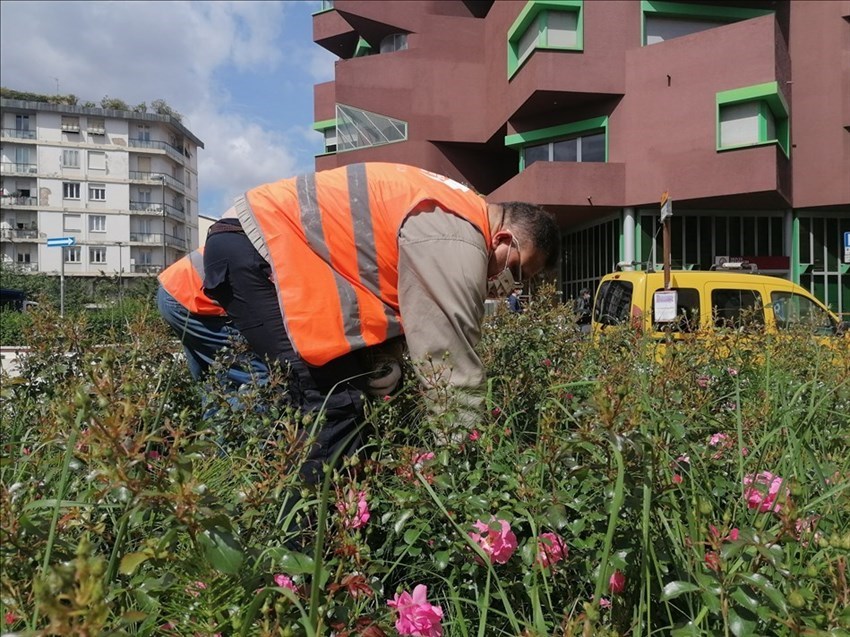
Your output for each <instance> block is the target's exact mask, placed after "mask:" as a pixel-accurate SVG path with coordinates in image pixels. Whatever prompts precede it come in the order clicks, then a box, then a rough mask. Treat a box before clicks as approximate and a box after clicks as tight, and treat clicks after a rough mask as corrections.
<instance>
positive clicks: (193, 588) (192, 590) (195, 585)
mask: <svg viewBox="0 0 850 637" xmlns="http://www.w3.org/2000/svg"><path fill="white" fill-rule="evenodd" d="M206 587H207V585H206V584H204V583H203V582H201V581H197V582H192V583H191V584H189V586H187V587H186V592H187V593H188V594H189V595H191V596H192V597H197V596H198V595H200V594H201V591H202V590H204V589H205V588H206Z"/></svg>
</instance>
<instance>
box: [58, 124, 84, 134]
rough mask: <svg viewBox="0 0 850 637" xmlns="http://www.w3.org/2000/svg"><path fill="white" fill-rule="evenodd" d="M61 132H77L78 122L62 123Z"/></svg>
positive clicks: (78, 129) (78, 130) (78, 128)
mask: <svg viewBox="0 0 850 637" xmlns="http://www.w3.org/2000/svg"><path fill="white" fill-rule="evenodd" d="M62 132H63V133H79V132H80V125H79V124H62Z"/></svg>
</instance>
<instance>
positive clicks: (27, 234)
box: [0, 228, 38, 241]
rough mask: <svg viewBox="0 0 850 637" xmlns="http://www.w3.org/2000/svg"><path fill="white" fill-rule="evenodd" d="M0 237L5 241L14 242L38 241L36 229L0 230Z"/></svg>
mask: <svg viewBox="0 0 850 637" xmlns="http://www.w3.org/2000/svg"><path fill="white" fill-rule="evenodd" d="M0 237H3V239H5V240H7V241H15V240H20V239H29V240H35V239H38V230H37V229H26V230H24V229H21V228H0Z"/></svg>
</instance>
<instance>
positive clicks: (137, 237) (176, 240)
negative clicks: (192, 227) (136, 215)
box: [130, 232, 186, 249]
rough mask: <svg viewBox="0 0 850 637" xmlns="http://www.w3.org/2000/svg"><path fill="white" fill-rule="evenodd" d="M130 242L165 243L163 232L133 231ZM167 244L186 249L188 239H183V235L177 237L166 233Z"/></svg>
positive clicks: (159, 244)
mask: <svg viewBox="0 0 850 637" xmlns="http://www.w3.org/2000/svg"><path fill="white" fill-rule="evenodd" d="M130 242H131V243H144V244H146V245H158V246H161V245H162V244H163V235H162V233H161V232H131V233H130ZM165 245H166V246H172V247H175V248H182V249H185V248H186V239H183V238H181V237H175V236H174V235H171V234H166V235H165Z"/></svg>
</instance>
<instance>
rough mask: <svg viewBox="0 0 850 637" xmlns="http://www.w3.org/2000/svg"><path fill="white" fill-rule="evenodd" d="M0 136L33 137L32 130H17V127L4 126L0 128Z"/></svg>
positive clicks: (14, 137)
mask: <svg viewBox="0 0 850 637" xmlns="http://www.w3.org/2000/svg"><path fill="white" fill-rule="evenodd" d="M0 137H10V138H12V139H35V131H34V130H18V129H17V128H4V129H2V130H0Z"/></svg>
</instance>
